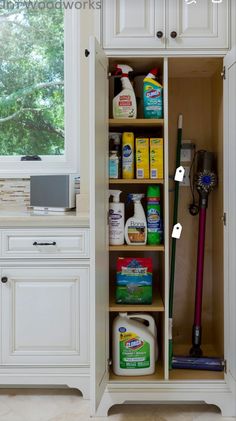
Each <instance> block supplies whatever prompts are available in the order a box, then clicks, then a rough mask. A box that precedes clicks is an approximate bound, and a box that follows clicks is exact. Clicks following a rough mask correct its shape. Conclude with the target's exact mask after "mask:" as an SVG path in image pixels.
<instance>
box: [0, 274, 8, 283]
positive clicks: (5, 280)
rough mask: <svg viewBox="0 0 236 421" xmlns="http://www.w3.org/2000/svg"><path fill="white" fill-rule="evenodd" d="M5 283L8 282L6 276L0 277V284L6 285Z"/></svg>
mask: <svg viewBox="0 0 236 421" xmlns="http://www.w3.org/2000/svg"><path fill="white" fill-rule="evenodd" d="M7 281H8V278H7V277H6V276H2V278H1V282H2V283H3V284H6V283H7Z"/></svg>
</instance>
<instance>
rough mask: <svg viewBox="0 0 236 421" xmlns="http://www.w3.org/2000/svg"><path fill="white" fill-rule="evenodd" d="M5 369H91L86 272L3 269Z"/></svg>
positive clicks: (84, 268) (81, 268)
mask: <svg viewBox="0 0 236 421" xmlns="http://www.w3.org/2000/svg"><path fill="white" fill-rule="evenodd" d="M1 279H2V282H1V290H2V294H1V297H2V301H1V310H2V337H3V338H4V340H3V342H2V356H1V360H2V361H1V363H2V364H4V365H9V364H11V365H17V364H24V365H38V364H44V365H57V364H63V365H65V364H66V365H68V364H70V365H71V364H74V365H77V364H86V363H87V364H88V362H89V359H88V339H87V338H88V331H89V326H88V321H89V314H88V311H89V308H88V290H89V288H88V286H89V279H88V268H86V267H79V268H74V269H71V268H69V267H65V268H61V269H58V268H40V267H31V268H7V267H4V268H2V278H1Z"/></svg>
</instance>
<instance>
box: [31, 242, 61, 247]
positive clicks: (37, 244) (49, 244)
mask: <svg viewBox="0 0 236 421" xmlns="http://www.w3.org/2000/svg"><path fill="white" fill-rule="evenodd" d="M56 244H57V243H56V241H51V242H48V243H38V241H35V242H34V243H33V246H56Z"/></svg>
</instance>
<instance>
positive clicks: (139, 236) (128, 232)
mask: <svg viewBox="0 0 236 421" xmlns="http://www.w3.org/2000/svg"><path fill="white" fill-rule="evenodd" d="M143 197H144V194H136V193H132V194H129V198H130V199H131V200H133V202H134V215H133V216H132V217H131V218H129V219H128V220H127V222H126V224H125V241H126V243H127V244H128V245H131V246H132V245H133V246H141V245H145V244H146V243H147V220H146V216H145V212H144V209H143V206H142V203H141V199H142V198H143Z"/></svg>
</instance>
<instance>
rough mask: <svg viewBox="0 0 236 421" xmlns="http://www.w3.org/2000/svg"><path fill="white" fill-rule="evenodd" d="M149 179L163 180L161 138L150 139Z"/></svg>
mask: <svg viewBox="0 0 236 421" xmlns="http://www.w3.org/2000/svg"><path fill="white" fill-rule="evenodd" d="M150 178H151V179H163V178H164V153H163V139H162V138H157V137H151V138H150Z"/></svg>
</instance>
